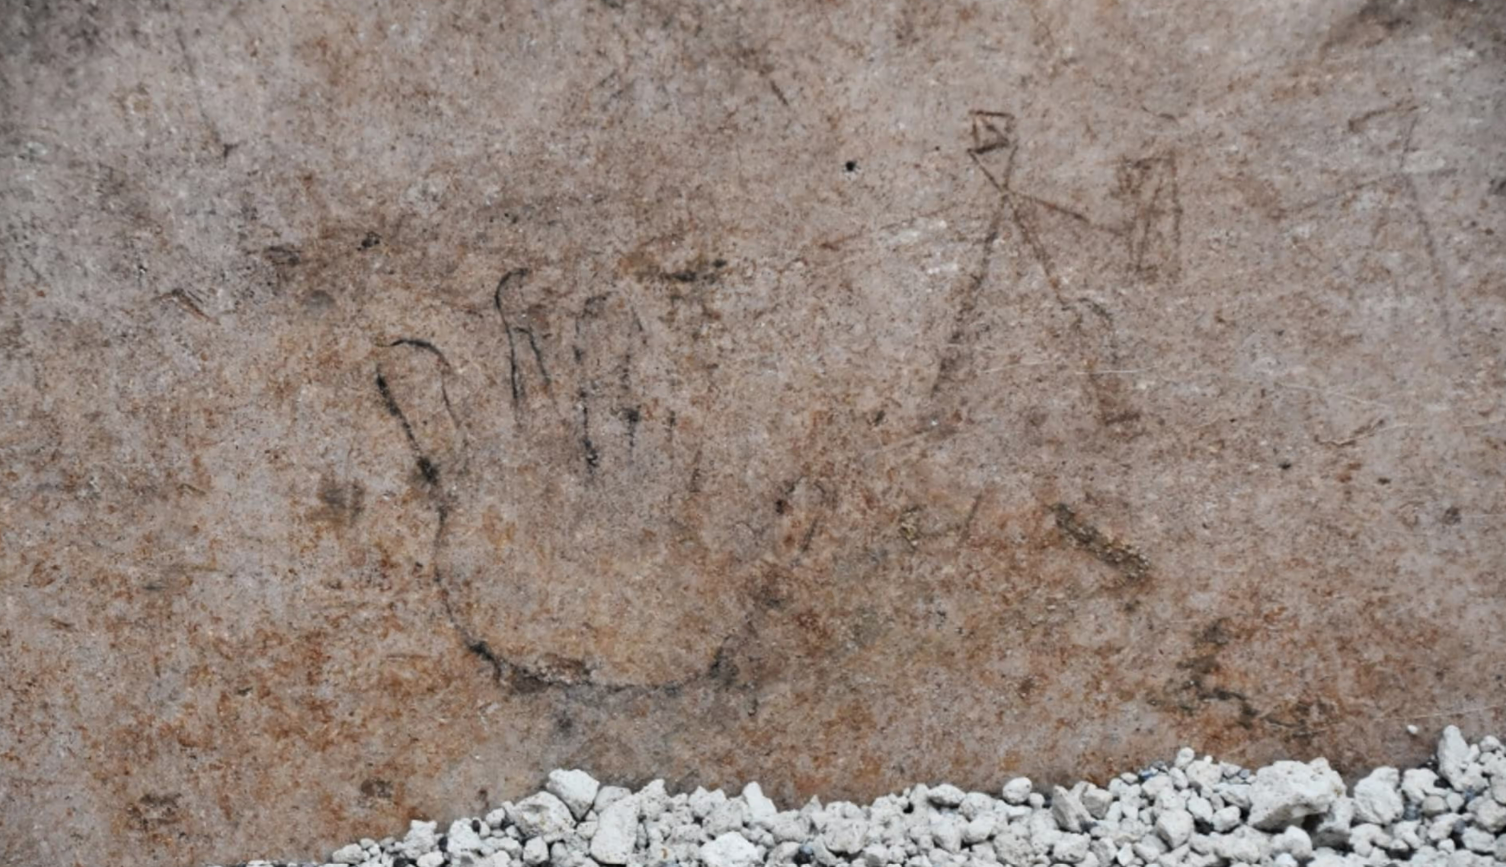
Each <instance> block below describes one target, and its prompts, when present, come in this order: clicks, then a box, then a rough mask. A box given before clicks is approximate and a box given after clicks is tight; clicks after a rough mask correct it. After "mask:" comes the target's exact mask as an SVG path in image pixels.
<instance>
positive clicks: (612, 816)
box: [591, 797, 640, 864]
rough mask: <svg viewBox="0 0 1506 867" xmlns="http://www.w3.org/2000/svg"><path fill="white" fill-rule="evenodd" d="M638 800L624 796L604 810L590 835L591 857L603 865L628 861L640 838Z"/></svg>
mask: <svg viewBox="0 0 1506 867" xmlns="http://www.w3.org/2000/svg"><path fill="white" fill-rule="evenodd" d="M639 809H640V807H639V801H638V799H637V798H636V797H629V798H622V799H621V800H618V801H617V802H615V803H613V804H612V806H610V807H608V808H606V810H604V811H602V813H601V814H600V816H599V817H598V818H597V820H596V833H595V834H594V835H593V836H592V837H591V857H592V858H593V859H595V860H596V861H597V863H600V864H626V863H628V859H629V857H630V856H631V855H632V854H633V845H634V843H635V842H636V841H637V839H638V818H639Z"/></svg>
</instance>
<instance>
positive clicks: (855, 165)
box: [843, 160, 858, 172]
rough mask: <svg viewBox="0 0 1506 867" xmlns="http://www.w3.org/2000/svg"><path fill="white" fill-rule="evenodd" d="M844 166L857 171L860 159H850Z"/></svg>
mask: <svg viewBox="0 0 1506 867" xmlns="http://www.w3.org/2000/svg"><path fill="white" fill-rule="evenodd" d="M843 168H845V169H847V170H848V171H849V172H855V171H857V170H858V161H857V160H848V161H847V165H845V166H843Z"/></svg>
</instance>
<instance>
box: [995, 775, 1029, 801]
mask: <svg viewBox="0 0 1506 867" xmlns="http://www.w3.org/2000/svg"><path fill="white" fill-rule="evenodd" d="M1001 794H1002V796H1003V798H1004V802H1005V803H1008V804H1023V803H1025V801H1026V800H1027V799H1029V797H1030V778H1029V777H1015V778H1014V779H1012V780H1010V781H1009V782H1007V783H1005V784H1004V788H1003V790H1002V792H1001Z"/></svg>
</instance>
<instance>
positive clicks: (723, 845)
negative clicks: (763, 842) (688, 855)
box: [699, 831, 759, 867]
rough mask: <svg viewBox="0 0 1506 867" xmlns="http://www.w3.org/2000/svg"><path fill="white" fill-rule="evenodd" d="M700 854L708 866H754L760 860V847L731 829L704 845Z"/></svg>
mask: <svg viewBox="0 0 1506 867" xmlns="http://www.w3.org/2000/svg"><path fill="white" fill-rule="evenodd" d="M699 855H700V859H701V863H702V864H704V865H706V867H753V865H754V864H757V863H758V860H759V859H758V847H757V846H754V845H753V844H752V843H749V842H748V841H747V839H745V838H744V837H743V835H741V834H739V833H737V832H736V831H729V832H727V833H726V834H723V835H721V836H720V837H717V838H716V839H715V840H712V841H711V842H709V843H707V844H705V845H703V846H702V847H701V849H700V852H699Z"/></svg>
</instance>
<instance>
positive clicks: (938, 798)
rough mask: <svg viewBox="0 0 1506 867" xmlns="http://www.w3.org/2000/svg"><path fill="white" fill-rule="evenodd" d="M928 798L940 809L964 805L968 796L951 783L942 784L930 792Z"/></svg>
mask: <svg viewBox="0 0 1506 867" xmlns="http://www.w3.org/2000/svg"><path fill="white" fill-rule="evenodd" d="M926 797H928V798H929V799H930V801H931V803H933V804H935V805H936V806H938V807H956V806H959V805H961V804H962V799H963V798H965V797H966V794H965V793H964V792H963V791H962V790H961V789H959V788H957V787H956V786H954V785H952V784H951V783H942V784H941V785H939V786H937V787H936V788H934V789H931V790H930V791H928V792H927V793H926Z"/></svg>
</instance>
